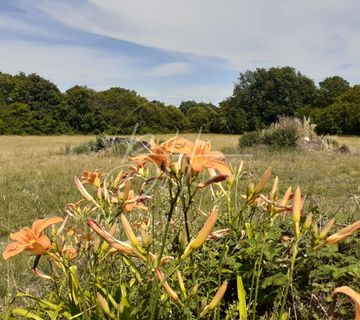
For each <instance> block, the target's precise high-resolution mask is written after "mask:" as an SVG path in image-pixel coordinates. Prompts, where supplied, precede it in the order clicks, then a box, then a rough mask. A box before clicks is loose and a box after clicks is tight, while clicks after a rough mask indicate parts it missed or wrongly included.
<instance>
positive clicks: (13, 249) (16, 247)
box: [2, 242, 26, 260]
mask: <svg viewBox="0 0 360 320" xmlns="http://www.w3.org/2000/svg"><path fill="white" fill-rule="evenodd" d="M25 249H26V245H23V244H20V243H19V242H11V243H10V244H8V245H7V246H6V247H5V250H4V252H3V254H2V256H3V258H4V259H5V260H7V259H9V258H11V257H13V256H16V255H17V254H19V253H21V252H23V251H24V250H25Z"/></svg>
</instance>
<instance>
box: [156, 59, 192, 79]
mask: <svg viewBox="0 0 360 320" xmlns="http://www.w3.org/2000/svg"><path fill="white" fill-rule="evenodd" d="M190 70H191V67H190V64H189V63H186V62H170V63H164V64H161V65H159V66H156V67H155V68H154V69H153V74H154V75H155V76H159V77H171V76H177V75H182V74H187V73H189V72H190Z"/></svg>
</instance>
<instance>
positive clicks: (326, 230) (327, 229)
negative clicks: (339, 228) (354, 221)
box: [318, 218, 335, 240]
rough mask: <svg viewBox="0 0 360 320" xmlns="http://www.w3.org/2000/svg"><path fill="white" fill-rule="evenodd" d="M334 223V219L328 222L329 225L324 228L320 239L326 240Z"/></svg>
mask: <svg viewBox="0 0 360 320" xmlns="http://www.w3.org/2000/svg"><path fill="white" fill-rule="evenodd" d="M334 223H335V219H334V218H332V219H330V220H329V221H328V223H327V224H326V225H325V226H324V228H322V230H321V232H320V234H319V236H318V239H320V240H322V239H325V237H326V235H327V234H328V233H329V232H330V230H331V228H332V227H333V225H334Z"/></svg>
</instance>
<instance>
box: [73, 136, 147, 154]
mask: <svg viewBox="0 0 360 320" xmlns="http://www.w3.org/2000/svg"><path fill="white" fill-rule="evenodd" d="M148 147H149V145H148V143H147V142H146V141H140V140H134V139H130V138H122V137H116V138H111V137H106V136H105V135H98V136H96V138H95V141H89V142H86V143H83V144H80V145H78V146H76V147H74V148H73V149H72V150H71V151H72V153H74V154H89V153H96V152H103V153H109V154H112V155H124V154H126V153H127V154H128V155H129V156H134V155H137V154H139V153H142V152H146V151H147V148H148Z"/></svg>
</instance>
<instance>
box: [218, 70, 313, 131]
mask: <svg viewBox="0 0 360 320" xmlns="http://www.w3.org/2000/svg"><path fill="white" fill-rule="evenodd" d="M315 95H316V86H315V84H314V82H313V80H311V79H309V78H308V77H306V76H304V75H302V74H301V73H300V72H297V71H296V70H295V69H294V68H291V67H277V68H270V69H264V68H258V69H256V70H255V71H246V72H244V73H240V76H239V78H238V82H237V83H236V84H235V87H234V91H233V94H232V96H231V97H229V98H227V99H226V100H225V101H224V102H223V103H222V105H223V106H224V108H225V107H226V108H227V109H228V110H231V112H232V113H233V114H234V115H238V114H241V115H242V116H241V118H243V117H244V116H245V118H246V119H241V125H240V126H239V127H238V128H237V130H238V132H242V131H245V130H249V131H251V130H256V129H259V128H262V127H264V126H267V125H269V124H271V123H273V122H275V121H276V120H277V118H278V117H279V116H293V115H295V113H296V111H297V110H298V109H299V108H301V107H303V106H305V105H310V104H312V103H313V101H314V98H315ZM229 119H230V118H229Z"/></svg>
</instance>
